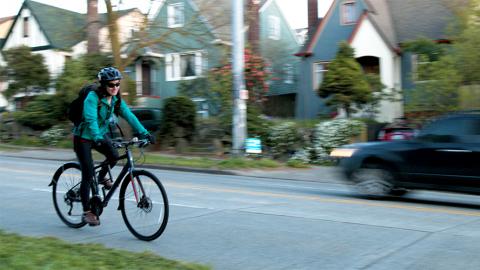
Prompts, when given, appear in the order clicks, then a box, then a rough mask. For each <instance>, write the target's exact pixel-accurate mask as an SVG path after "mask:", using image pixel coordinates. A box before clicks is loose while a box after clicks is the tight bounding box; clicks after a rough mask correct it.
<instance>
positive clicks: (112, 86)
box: [107, 80, 120, 96]
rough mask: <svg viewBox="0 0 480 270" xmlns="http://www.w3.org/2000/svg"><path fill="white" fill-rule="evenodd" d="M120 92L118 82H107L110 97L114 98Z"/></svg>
mask: <svg viewBox="0 0 480 270" xmlns="http://www.w3.org/2000/svg"><path fill="white" fill-rule="evenodd" d="M118 90H120V80H115V81H109V82H108V83H107V92H108V94H109V95H110V96H115V95H117V94H118Z"/></svg>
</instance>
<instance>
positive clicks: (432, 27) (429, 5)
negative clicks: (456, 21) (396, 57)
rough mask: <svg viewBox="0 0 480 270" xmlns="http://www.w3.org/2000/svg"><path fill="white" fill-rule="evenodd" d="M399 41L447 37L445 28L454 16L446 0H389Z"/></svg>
mask: <svg viewBox="0 0 480 270" xmlns="http://www.w3.org/2000/svg"><path fill="white" fill-rule="evenodd" d="M387 1H388V6H389V8H390V11H391V14H392V19H393V25H394V27H395V32H396V36H397V40H398V42H399V43H402V42H405V41H407V40H413V39H417V38H419V37H425V38H429V39H432V40H441V39H447V36H446V35H445V28H446V27H447V24H448V23H449V22H450V20H451V19H452V17H453V14H452V12H451V11H450V10H449V9H448V8H447V6H446V5H445V3H444V1H439V0H387Z"/></svg>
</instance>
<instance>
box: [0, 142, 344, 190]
mask: <svg viewBox="0 0 480 270" xmlns="http://www.w3.org/2000/svg"><path fill="white" fill-rule="evenodd" d="M0 156H6V157H20V158H30V159H42V160H55V161H61V162H67V161H76V157H75V153H74V152H73V150H69V149H57V148H33V147H22V148H15V149H13V148H12V150H0ZM141 167H145V168H154V169H162V170H175V171H187V172H198V173H210V174H225V175H238V176H247V177H259V178H270V179H285V180H297V181H314V182H330V183H338V182H339V181H340V175H339V173H338V171H337V168H336V167H328V166H312V167H311V168H308V169H295V168H279V169H264V170H259V169H242V170H219V169H201V168H192V167H178V166H170V165H156V164H155V165H153V164H146V165H142V166H141Z"/></svg>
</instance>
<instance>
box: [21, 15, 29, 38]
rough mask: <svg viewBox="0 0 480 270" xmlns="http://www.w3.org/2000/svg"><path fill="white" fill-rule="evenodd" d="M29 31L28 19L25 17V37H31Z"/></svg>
mask: <svg viewBox="0 0 480 270" xmlns="http://www.w3.org/2000/svg"><path fill="white" fill-rule="evenodd" d="M29 30H30V29H29V25H28V17H23V37H28V36H29V32H30V31H29Z"/></svg>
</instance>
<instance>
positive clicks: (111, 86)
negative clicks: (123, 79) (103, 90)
mask: <svg viewBox="0 0 480 270" xmlns="http://www.w3.org/2000/svg"><path fill="white" fill-rule="evenodd" d="M107 86H108V87H109V88H114V87H119V86H120V83H107Z"/></svg>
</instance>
